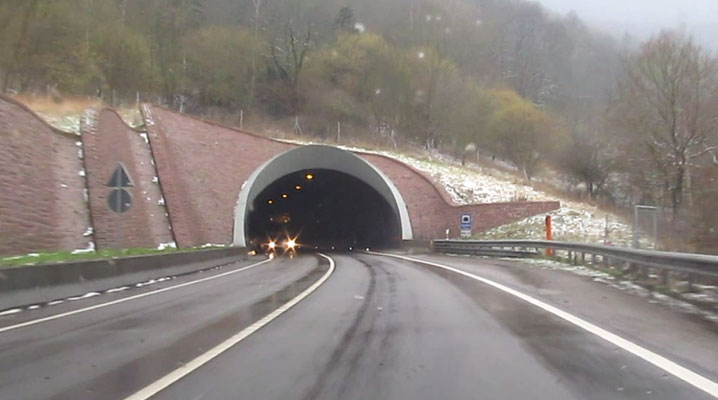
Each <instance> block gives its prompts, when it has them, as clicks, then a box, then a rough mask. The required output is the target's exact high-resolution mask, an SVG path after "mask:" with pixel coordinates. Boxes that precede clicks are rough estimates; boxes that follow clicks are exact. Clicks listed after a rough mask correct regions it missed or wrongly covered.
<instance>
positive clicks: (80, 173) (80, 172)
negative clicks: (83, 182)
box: [77, 169, 86, 176]
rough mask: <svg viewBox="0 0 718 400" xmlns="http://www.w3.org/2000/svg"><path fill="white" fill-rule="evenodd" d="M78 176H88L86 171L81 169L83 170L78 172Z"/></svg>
mask: <svg viewBox="0 0 718 400" xmlns="http://www.w3.org/2000/svg"><path fill="white" fill-rule="evenodd" d="M77 175H80V176H85V175H86V174H85V170H84V169H81V170H79V171H77Z"/></svg>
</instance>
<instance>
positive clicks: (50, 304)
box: [47, 300, 65, 306]
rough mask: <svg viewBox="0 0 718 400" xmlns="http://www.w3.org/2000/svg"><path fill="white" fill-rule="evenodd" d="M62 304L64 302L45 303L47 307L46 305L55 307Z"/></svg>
mask: <svg viewBox="0 0 718 400" xmlns="http://www.w3.org/2000/svg"><path fill="white" fill-rule="evenodd" d="M64 302H65V300H53V301H51V302H49V303H47V305H48V306H56V305H58V304H62V303H64Z"/></svg>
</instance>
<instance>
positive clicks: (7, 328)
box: [0, 259, 271, 333]
mask: <svg viewBox="0 0 718 400" xmlns="http://www.w3.org/2000/svg"><path fill="white" fill-rule="evenodd" d="M269 261H271V259H267V260H263V261H260V262H258V263H255V264H251V265H248V266H246V267H242V268H239V269H235V270H232V271H227V272H223V273H221V274H217V275H212V276H208V277H206V278H202V279H197V280H196V281H190V282H185V283H181V284H179V285H175V286H168V287H166V288H162V289H157V290H153V291H151V292H145V293H142V294H137V295H134V296H130V297H125V298H122V299H117V300H113V301H108V302H107V303H102V304H96V305H94V306H90V307H85V308H80V309H77V310H73V311H68V312H64V313H60V314H55V315H50V316H48V317H43V318H38V319H33V320H30V321H26V322H22V323H19V324H15V325H10V326H5V327H2V328H0V333H3V332H7V331H11V330H14V329H20V328H24V327H26V326H31V325H37V324H40V323H43V322H48V321H52V320H56V319H60V318H65V317H69V316H71V315H75V314H80V313H84V312H88V311H92V310H97V309H98V308H104V307H109V306H113V305H115V304H120V303H124V302H127V301H132V300H137V299H141V298H143V297H147V296H153V295H156V294H160V293H163V292H167V291H170V290H174V289H179V288H183V287H186V286H191V285H195V284H197V283H202V282H206V281H210V280H212V279H217V278H222V277H224V276H227V275H231V274H236V273H238V272H242V271H246V270H248V269H251V268H254V267H257V266H260V265H262V264H264V263H267V262H269Z"/></svg>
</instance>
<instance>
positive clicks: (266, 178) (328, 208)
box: [234, 145, 413, 249]
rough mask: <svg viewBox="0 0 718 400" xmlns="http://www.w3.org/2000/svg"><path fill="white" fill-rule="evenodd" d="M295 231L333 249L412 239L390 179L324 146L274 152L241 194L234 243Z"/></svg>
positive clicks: (247, 243)
mask: <svg viewBox="0 0 718 400" xmlns="http://www.w3.org/2000/svg"><path fill="white" fill-rule="evenodd" d="M297 236H298V239H297V241H298V242H299V243H301V244H303V245H305V246H317V247H321V248H327V247H330V246H331V247H336V248H337V249H340V248H347V247H350V246H352V247H381V248H388V247H397V246H399V245H400V243H401V240H409V239H412V237H413V236H412V229H411V222H410V220H409V214H408V211H407V208H406V204H405V203H404V200H403V199H402V197H401V194H400V193H399V191H398V190H397V189H396V187H395V186H394V184H393V183H392V182H391V181H390V180H389V179H388V178H387V177H386V176H385V175H384V174H382V173H381V171H379V170H378V169H377V168H375V167H374V166H372V165H371V164H369V163H368V162H367V161H365V160H363V159H361V158H359V157H357V156H356V155H354V154H352V153H350V152H348V151H344V150H341V149H338V148H336V147H331V146H323V145H308V146H302V147H298V148H295V149H292V150H289V151H286V152H284V153H281V154H279V155H277V156H276V157H274V158H272V159H271V160H269V161H267V162H266V163H264V164H263V165H262V166H260V167H259V168H258V169H257V170H255V171H254V173H253V174H252V175H251V176H250V177H249V179H247V181H246V182H245V183H244V185H243V186H242V189H241V190H240V193H239V198H238V200H237V204H236V207H235V220H234V245H236V246H255V245H257V244H259V243H262V242H265V241H266V240H268V239H276V238H278V237H289V238H294V237H297Z"/></svg>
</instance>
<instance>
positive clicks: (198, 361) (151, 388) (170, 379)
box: [125, 253, 334, 400]
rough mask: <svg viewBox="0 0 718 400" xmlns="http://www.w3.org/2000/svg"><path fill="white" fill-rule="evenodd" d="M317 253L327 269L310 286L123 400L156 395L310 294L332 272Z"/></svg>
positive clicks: (330, 261)
mask: <svg viewBox="0 0 718 400" xmlns="http://www.w3.org/2000/svg"><path fill="white" fill-rule="evenodd" d="M318 254H319V255H320V256H322V257H324V258H326V259H327V260H329V269H328V270H327V272H326V273H325V274H324V275H323V276H322V277H321V278H319V280H318V281H316V282H314V284H312V286H310V287H308V288H307V289H306V290H304V291H303V292H302V293H300V294H299V295H298V296H297V297H295V298H293V299H292V300H290V301H289V302H287V303H284V305H282V306H281V307H279V308H277V309H276V310H274V311H272V312H271V313H269V314H267V315H265V316H264V317H263V318H262V319H260V320H259V321H257V322H255V323H253V324H252V325H250V326H248V327H246V328H244V329H243V330H241V331H240V332H238V333H237V334H235V335H234V336H232V337H230V338H229V339H227V340H225V341H224V342H222V343H220V344H218V345H217V346H215V347H213V348H211V349H210V350H209V351H207V352H206V353H204V354H201V355H200V356H198V357H197V358H195V359H194V360H192V361H190V362H188V363H187V364H184V365H183V366H181V367H179V368H177V369H176V370H174V371H172V372H170V373H169V374H167V375H165V376H163V377H162V378H160V379H159V380H157V381H155V382H153V383H151V384H149V385H148V386H146V387H145V388H143V389H141V390H140V391H138V392H136V393H135V394H133V395H131V396H129V397H127V398H125V400H146V399H149V398H150V397H152V396H154V395H156V394H157V393H159V392H160V391H162V390H164V389H166V388H167V387H168V386H170V385H172V384H173V383H175V382H177V381H178V380H180V379H182V378H184V377H185V376H187V375H189V374H190V373H192V372H193V371H195V370H196V369H197V368H199V367H201V366H203V365H204V364H206V363H208V362H210V361H211V360H212V359H214V358H215V357H217V356H219V355H220V354H222V353H224V352H225V351H227V350H229V349H230V348H231V347H233V346H234V345H236V344H237V343H239V342H241V341H242V340H244V339H246V338H247V337H248V336H249V335H251V334H253V333H254V332H256V331H258V330H260V329H261V328H262V327H264V326H265V325H267V324H269V323H270V322H272V321H273V320H274V319H276V318H277V317H279V316H280V315H282V314H284V313H285V312H286V311H287V310H289V309H290V308H292V307H294V306H295V305H296V304H297V303H299V302H300V301H302V300H304V298H305V297H307V296H309V295H310V294H312V293H313V292H314V291H315V290H317V289H318V288H319V286H321V285H322V284H323V283H324V282H325V281H326V280H327V279H329V276H330V275H331V274H332V273H333V272H334V260H333V259H332V258H331V257H329V256H327V255H325V254H322V253H318Z"/></svg>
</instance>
